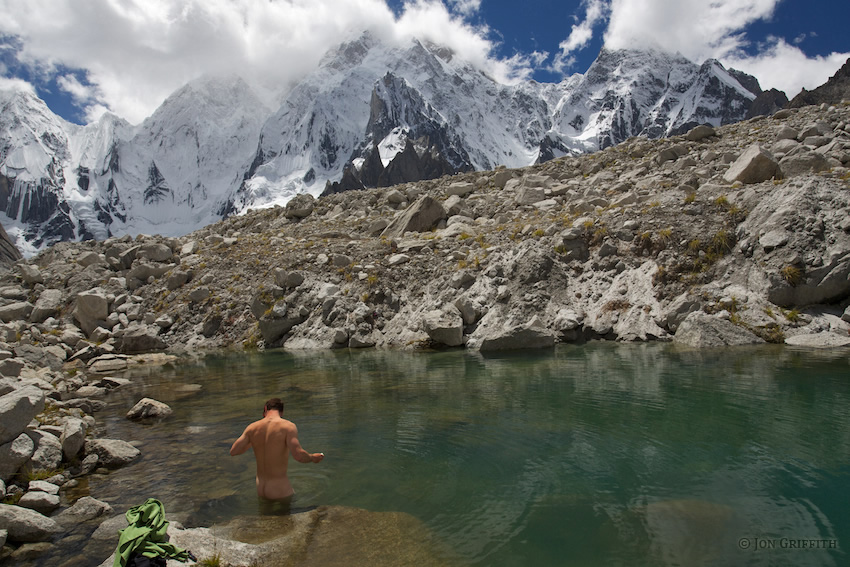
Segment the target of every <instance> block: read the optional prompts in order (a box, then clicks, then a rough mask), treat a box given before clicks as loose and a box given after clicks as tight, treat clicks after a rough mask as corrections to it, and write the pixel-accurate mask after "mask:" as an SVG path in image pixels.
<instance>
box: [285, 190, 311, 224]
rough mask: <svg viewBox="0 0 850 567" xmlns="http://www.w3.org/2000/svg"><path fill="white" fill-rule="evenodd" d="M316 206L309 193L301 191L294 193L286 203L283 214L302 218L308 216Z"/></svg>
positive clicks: (293, 217) (289, 217) (290, 217)
mask: <svg viewBox="0 0 850 567" xmlns="http://www.w3.org/2000/svg"><path fill="white" fill-rule="evenodd" d="M315 206H316V199H315V197H313V196H312V195H310V194H309V193H301V194H300V195H296V196H295V197H293V198H292V199H290V200H289V202H288V203H286V207H285V208H284V210H283V216H285V217H286V218H288V219H303V218H307V217H309V216H310V215H311V214H312V213H313V208H314V207H315Z"/></svg>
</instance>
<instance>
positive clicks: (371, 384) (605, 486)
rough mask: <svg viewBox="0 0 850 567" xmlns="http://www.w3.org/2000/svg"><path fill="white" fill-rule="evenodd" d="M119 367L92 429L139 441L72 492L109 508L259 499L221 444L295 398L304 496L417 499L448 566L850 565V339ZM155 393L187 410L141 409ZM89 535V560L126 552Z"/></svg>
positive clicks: (187, 509) (290, 413) (326, 501)
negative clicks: (319, 458) (306, 454)
mask: <svg viewBox="0 0 850 567" xmlns="http://www.w3.org/2000/svg"><path fill="white" fill-rule="evenodd" d="M126 376H127V377H130V378H132V379H133V381H134V384H133V385H131V386H127V387H124V388H122V389H119V390H117V391H115V392H114V393H112V394H110V397H109V398H108V399H107V401H108V407H107V409H106V410H104V411H102V412H100V413H98V414H96V418H97V420H98V425H97V431H96V432H97V435H98V436H99V437H111V438H118V439H124V440H128V441H132V442H133V443H134V444H137V446H138V447H139V448H140V449H141V451H142V454H143V456H142V458H141V459H140V460H139V461H137V462H136V463H134V464H132V465H130V466H128V467H125V468H123V469H119V470H117V471H114V472H112V473H110V474H108V475H93V476H91V477H88V479H87V480H86V481H85V482H83V483H82V484H81V485H80V487H78V488H77V489H76V490H75V491H74V493H73V494H72V495H77V496H79V495H83V494H87V493H89V492H90V493H91V495H92V496H94V497H95V498H98V499H101V500H104V501H107V502H109V503H110V504H111V505H112V506H113V508H114V509H115V512H116V513H123V512H124V511H125V510H126V509H127V508H129V507H131V506H134V505H136V504H139V503H141V502H143V501H144V500H145V499H146V498H148V497H156V498H159V499H160V500H162V501H163V503H164V504H165V507H166V512H167V515H168V516H169V519H171V518H172V516H173V517H174V518H178V519H181V520H182V521H184V522H185V523H187V525H200V526H212V525H215V524H221V523H225V522H227V521H228V520H229V519H231V518H233V517H235V516H240V515H253V514H257V513H258V504H257V499H256V495H255V490H254V462H253V456H252V454H251V453H249V454H247V455H242V456H240V457H230V456H229V454H228V450H229V448H230V444H231V443H232V442H233V440H234V439H235V438H236V437H237V436H238V435H239V434H240V433H241V432H242V430H243V428H244V427H245V425H247V424H248V423H249V422H250V421H252V420H254V419H259V418H260V417H261V412H262V404H263V402H264V401H265V400H266V399H267V398H269V397H274V396H280V397H282V398H283V399H284V401H285V403H286V410H285V417H287V418H288V419H291V420H293V421H294V422H295V423H296V424H297V425H298V428H299V438H300V440H301V442H302V444H303V446H304V447H305V448H306V449H307V450H308V451H311V452H320V451H321V452H324V453H325V455H326V458H325V460H324V462H322V463H320V464H318V465H303V464H300V463H297V462H294V461H293V462H291V464H290V477H291V479H292V483H293V486H294V487H295V489H296V491H297V500H296V502H295V507H296V508H309V507H312V506H319V505H340V506H351V507H358V508H364V509H367V510H371V511H400V512H405V513H407V514H410V515H412V516H414V517H415V518H417V519H418V520H420V521H421V522H422V523H423V524H424V525H425V526H427V528H428V529H429V530H430V531H431V532H433V534H434V535H435V537H436V538H437V539H439V541H440V542H441V543H442V549H443V553H445V555H446V560H447V562H448V563H450V564H452V565H466V566H482V567H483V566H505V567H507V566H516V565H535V566H538V567H539V566H550V565H551V566H556V565H557V566H598V565H622V566H643V565H646V566H655V565H688V566H699V565H711V566H714V565H717V566H720V565H759V566H761V565H765V566H766V565H771V566H775V565H795V566H808V565H811V566H830V565H836V566H837V565H846V564H850V556H848V551H850V352H848V351H847V350H843V351H830V352H822V351H811V350H798V349H794V348H791V347H782V346H775V345H770V346H762V347H752V348H750V347H741V348H735V349H720V350H707V351H694V350H685V349H681V348H677V347H676V346H674V345H671V344H660V343H654V344H619V343H604V342H595V343H589V344H585V345H581V346H574V345H562V346H559V347H557V348H555V349H553V350H548V351H544V352H532V353H529V352H523V353H510V354H503V355H498V356H482V355H480V354H476V353H469V352H465V351H460V350H453V351H444V352H421V353H407V352H397V351H375V350H364V351H349V350H341V351H331V352H289V351H272V352H266V353H261V354H250V355H249V354H230V355H216V356H208V357H205V358H202V359H199V360H197V361H196V362H191V363H190V362H187V363H183V364H180V365H178V366H176V367H166V368H148V369H140V370H136V371H133V372H132V373H128V374H127V375H126ZM187 385H190V386H189V387H187ZM191 385H200V388H199V389H198V388H197V386H191ZM144 396H148V397H152V398H155V399H158V400H161V401H163V402H166V403H168V404H169V405H170V406H171V407H172V409H173V410H174V415H173V416H171V417H170V418H168V419H166V420H163V421H160V422H156V423H147V424H139V423H133V422H130V421H128V420H126V419H125V418H124V414H125V413H126V411H127V410H128V409H129V408H130V407H131V406H132V405H133V404H135V402H136V401H138V399H140V398H141V397H144ZM79 539H80V541H81V543H80V546H81V548H80V550H79V551H80V557H78V559H79V561H75V562H74V564H75V565H92V566H95V565H99V564H100V562H101V561H103V559H105V558H106V557H107V556H108V554H109V552H110V551H111V548H108V549H105V550H104V549H103V548H102V547H100V548H99V547H97V546H93V544H90V543H88V542H86V538H85V536H84V535H81V536H80V537H79ZM83 548H84V549H85V551H83ZM57 552H58V551H57ZM51 555H52V554H50V553H48V554H47V555H45V556H43V557H42V558H41V559H40V560H38V561H36V562H34V563H33V564H34V565H55V564H58V563H59V562H57V561H56V559H57V558H56V557H51ZM64 558H65V559H67V555H66V556H65V557H64ZM88 558H90V560H89V559H88ZM86 561H89V562H88V563H86Z"/></svg>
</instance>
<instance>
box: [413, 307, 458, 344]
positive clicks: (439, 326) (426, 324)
mask: <svg viewBox="0 0 850 567" xmlns="http://www.w3.org/2000/svg"><path fill="white" fill-rule="evenodd" d="M422 327H423V329H424V330H425V332H426V333H428V336H429V337H430V338H431V340H432V341H434V342H435V343H438V344H443V345H446V346H460V345H462V344H463V319H462V318H461V316H460V313H459V312H458V311H457V309H455V308H454V307H452V308H450V309H445V310H442V311H441V310H439V309H435V310H432V311H428V312H427V313H425V314H424V315H423V316H422Z"/></svg>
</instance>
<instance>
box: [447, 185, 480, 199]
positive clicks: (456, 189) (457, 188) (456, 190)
mask: <svg viewBox="0 0 850 567" xmlns="http://www.w3.org/2000/svg"><path fill="white" fill-rule="evenodd" d="M473 191H475V185H474V184H472V183H467V182H457V183H452V184H451V185H449V186H448V188H447V189H446V195H449V196H452V195H456V196H458V197H466V196H467V195H469V194H470V193H472V192H473Z"/></svg>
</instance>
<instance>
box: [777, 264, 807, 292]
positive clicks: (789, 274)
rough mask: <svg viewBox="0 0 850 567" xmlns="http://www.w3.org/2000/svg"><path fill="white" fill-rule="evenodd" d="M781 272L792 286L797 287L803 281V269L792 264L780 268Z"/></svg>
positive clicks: (783, 277)
mask: <svg viewBox="0 0 850 567" xmlns="http://www.w3.org/2000/svg"><path fill="white" fill-rule="evenodd" d="M779 274H780V275H781V276H782V279H784V280H785V281H786V282H788V285H790V286H791V287H796V286H797V285H798V284H799V283H800V282H802V281H803V270H801V269H800V268H798V267H796V266H792V265H790V264H789V265H788V266H785V267H784V268H782V269H781V270H779Z"/></svg>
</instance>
